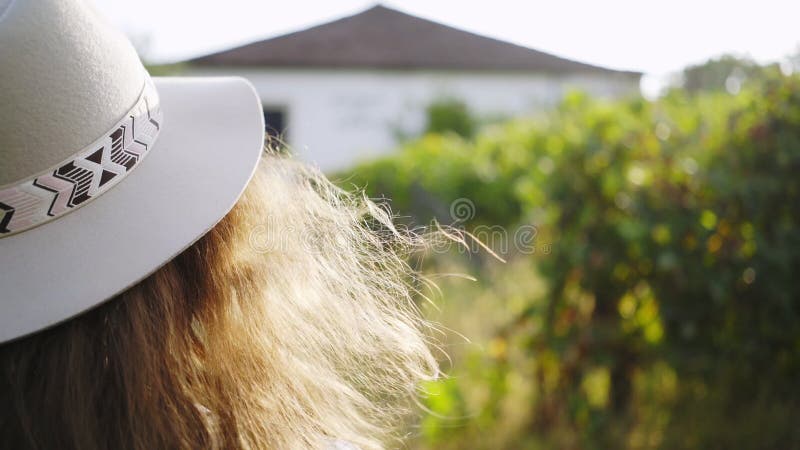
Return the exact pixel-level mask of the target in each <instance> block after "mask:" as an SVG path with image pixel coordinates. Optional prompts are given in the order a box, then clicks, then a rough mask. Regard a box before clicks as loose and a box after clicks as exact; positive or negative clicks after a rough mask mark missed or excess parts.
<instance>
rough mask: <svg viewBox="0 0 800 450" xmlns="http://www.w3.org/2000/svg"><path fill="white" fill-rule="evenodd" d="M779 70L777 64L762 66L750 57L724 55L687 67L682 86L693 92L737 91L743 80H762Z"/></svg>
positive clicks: (682, 77) (682, 78)
mask: <svg viewBox="0 0 800 450" xmlns="http://www.w3.org/2000/svg"><path fill="white" fill-rule="evenodd" d="M777 70H778V67H777V65H772V66H761V65H759V64H757V63H756V62H755V61H753V60H751V59H749V58H739V57H736V56H733V55H723V56H720V57H719V58H714V59H709V60H708V61H706V62H704V63H702V64H697V65H694V66H689V67H687V68H685V69H684V70H683V72H682V74H681V80H680V81H681V83H680V87H681V88H682V89H685V90H686V91H688V92H691V93H697V92H702V91H712V92H713V91H728V92H732V93H736V92H738V91H739V89H740V86H741V84H742V83H743V82H745V81H748V80H760V79H762V78H764V77H765V76H768V74H770V73H771V72H776V71H777Z"/></svg>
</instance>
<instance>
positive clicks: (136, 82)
mask: <svg viewBox="0 0 800 450" xmlns="http://www.w3.org/2000/svg"><path fill="white" fill-rule="evenodd" d="M263 130H264V125H263V116H262V111H261V106H260V102H259V99H258V96H257V95H256V93H255V91H254V90H253V88H252V86H251V85H250V84H249V83H248V82H247V81H245V80H244V79H240V78H150V76H149V75H148V74H147V72H146V71H145V69H144V67H143V66H142V64H141V62H140V61H139V58H138V57H137V56H136V53H135V51H134V50H133V48H132V46H131V45H130V43H129V42H128V41H127V39H125V37H124V36H122V35H121V34H120V33H118V32H117V31H115V30H113V29H112V28H110V27H109V26H108V25H107V24H106V23H105V22H104V21H103V20H102V19H101V18H99V17H97V15H96V13H95V11H94V10H93V9H92V8H91V7H90V6H88V5H86V4H84V3H83V2H82V1H81V0H0V343H2V342H6V341H9V340H12V339H15V338H19V337H21V336H25V335H27V334H30V333H33V332H36V331H39V330H42V329H44V328H46V327H48V326H51V325H54V324H57V323H59V322H62V321H64V320H67V319H69V318H71V317H74V316H76V315H78V314H80V313H82V312H84V311H86V310H88V309H90V308H92V307H94V306H97V305H98V304H100V303H102V302H104V301H105V300H108V299H110V298H112V297H113V296H115V295H116V294H118V293H120V292H122V291H124V290H125V289H127V288H129V287H131V286H132V285H134V284H135V283H137V282H138V281H140V280H142V279H143V278H145V277H147V276H148V275H149V274H151V273H153V272H154V271H155V270H157V269H158V268H159V267H161V266H162V265H164V264H165V263H167V262H168V261H169V260H171V259H172V258H173V257H175V256H176V255H178V254H179V253H180V252H181V251H183V250H184V249H186V248H187V247H189V246H190V245H191V244H192V243H194V242H195V241H196V240H197V239H199V238H200V237H201V236H203V235H204V234H205V233H206V232H208V231H209V230H210V229H211V228H212V227H214V225H215V224H216V223H217V222H219V221H220V220H221V219H222V218H223V216H224V215H225V214H226V213H227V212H228V211H230V209H231V208H232V207H233V205H234V204H235V203H236V201H237V200H238V198H239V196H240V195H241V193H242V192H243V190H244V188H245V186H246V185H247V183H248V181H249V180H250V178H251V176H252V174H253V172H254V171H255V168H256V166H257V163H258V160H259V157H260V155H261V151H262V147H263V138H264V137H263Z"/></svg>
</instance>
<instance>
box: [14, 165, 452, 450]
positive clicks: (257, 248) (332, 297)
mask: <svg viewBox="0 0 800 450" xmlns="http://www.w3.org/2000/svg"><path fill="white" fill-rule="evenodd" d="M410 243H411V242H410V241H409V236H408V235H407V234H403V233H399V232H397V230H395V229H394V228H393V227H392V225H391V220H390V217H389V215H388V214H387V213H386V212H385V211H383V210H382V209H381V208H378V207H377V206H376V205H375V204H373V203H372V202H370V201H369V200H366V199H364V198H362V197H359V196H354V195H350V194H347V193H345V192H343V191H341V190H339V189H337V188H335V187H334V186H333V185H332V184H331V183H329V182H328V181H327V180H326V179H325V178H324V177H323V176H321V175H320V174H319V173H317V172H315V171H313V170H310V169H308V168H307V167H306V166H304V165H302V164H299V163H297V162H293V161H291V160H288V159H284V158H281V157H277V156H274V155H266V156H265V157H264V158H263V159H262V162H261V164H260V167H259V168H258V170H257V173H256V175H255V177H254V179H253V180H252V181H251V183H250V184H249V185H248V187H247V189H246V190H245V192H244V194H243V196H242V198H241V199H240V200H239V202H238V203H237V204H236V206H235V207H234V208H233V210H232V211H231V212H230V213H229V214H228V215H226V216H225V218H224V219H223V220H222V221H221V222H220V223H219V224H218V225H217V226H215V227H214V228H213V229H212V230H211V231H210V232H209V233H208V234H206V235H205V236H204V237H203V238H201V239H200V240H199V241H198V242H196V243H195V244H194V245H192V246H191V247H189V248H188V249H187V250H186V251H184V252H183V253H181V254H180V255H179V256H177V257H176V258H175V259H173V260H172V261H170V262H169V263H167V264H166V265H164V266H163V267H162V268H160V269H159V270H158V271H156V272H155V273H153V274H152V275H150V276H149V277H148V278H146V279H145V280H143V281H141V282H140V283H138V284H136V285H135V286H133V287H132V288H130V289H128V290H127V291H125V292H123V293H122V294H120V295H118V296H117V297H116V298H114V299H113V300H111V301H109V302H107V303H105V304H103V305H102V306H100V307H98V308H96V309H94V310H92V311H89V312H87V313H85V314H83V315H81V316H79V317H76V318H74V319H72V320H69V321H67V322H65V323H62V324H61V325H59V326H56V327H54V328H51V329H48V330H45V331H42V332H40V333H37V334H35V335H32V336H29V337H27V338H24V339H21V340H18V341H15V342H11V343H8V344H5V345H2V346H0V447H3V448H14V449H23V448H37V449H55V448H59V449H68V448H76V449H78V448H79V449H105V448H125V449H128V448H129V449H157V448H191V449H195V448H220V449H221V448H247V449H251V448H252V449H290V450H294V449H306V448H308V449H323V448H326V446H327V445H329V444H330V442H331V440H333V439H341V440H343V441H347V442H350V443H352V444H354V445H355V446H358V447H360V448H362V449H365V450H366V449H377V448H383V447H384V446H385V445H390V446H398V444H399V440H398V439H400V436H399V434H398V433H397V431H398V430H397V428H398V426H399V425H402V424H404V423H405V422H404V421H405V419H406V418H407V417H408V416H407V414H408V412H409V411H411V410H413V409H415V405H416V403H415V398H416V397H417V394H418V393H419V386H420V382H421V381H422V380H427V379H430V378H432V377H434V376H436V374H437V366H436V361H435V359H434V357H433V356H432V354H431V351H430V348H431V345H430V344H431V342H430V341H429V337H426V336H429V335H430V333H428V332H427V330H428V329H429V325H428V324H427V323H426V322H425V321H423V320H422V319H421V318H420V315H419V314H418V311H417V308H416V307H415V304H414V302H413V301H412V294H413V292H412V291H413V289H412V287H411V284H410V283H411V282H412V281H413V278H414V274H413V272H412V271H411V270H410V269H409V267H408V265H407V264H406V263H405V262H404V259H403V252H404V251H405V250H406V249H407V248H408V245H409V244H410ZM87 282H91V281H90V280H87Z"/></svg>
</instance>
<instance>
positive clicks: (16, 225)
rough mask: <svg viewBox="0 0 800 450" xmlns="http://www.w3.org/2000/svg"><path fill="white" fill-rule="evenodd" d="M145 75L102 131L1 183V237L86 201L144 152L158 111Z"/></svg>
mask: <svg viewBox="0 0 800 450" xmlns="http://www.w3.org/2000/svg"><path fill="white" fill-rule="evenodd" d="M146 80H147V81H146V82H145V86H144V88H143V90H142V94H141V95H140V96H139V99H138V100H137V101H136V104H135V105H134V106H133V108H131V110H130V111H128V113H127V114H126V115H125V118H124V119H122V120H121V121H120V122H119V123H117V124H116V125H115V126H114V127H113V128H112V129H111V130H110V131H109V132H108V133H106V134H104V135H103V137H101V138H100V139H98V140H97V141H95V142H94V143H92V144H91V145H89V146H87V147H85V148H84V149H83V150H81V151H79V152H77V153H75V154H74V155H73V156H71V157H70V158H69V159H68V160H66V161H63V162H61V163H59V164H57V165H56V166H54V167H52V168H50V169H48V170H45V171H43V172H41V173H39V174H37V175H35V176H32V177H30V178H28V179H26V180H23V181H20V182H17V183H13V185H7V186H4V187H2V188H0V239H2V238H4V237H6V236H10V235H12V234H15V233H19V232H22V231H25V230H28V229H30V228H33V227H35V226H38V225H41V224H43V223H46V222H49V221H51V220H53V219H55V218H57V217H60V216H63V215H64V214H67V213H69V212H70V211H74V210H75V209H78V208H79V207H81V206H83V205H85V204H87V203H89V202H90V201H91V200H93V199H95V198H97V197H99V196H100V195H102V194H103V193H105V192H107V191H108V190H109V189H111V188H112V187H114V185H116V184H117V183H119V182H120V181H121V180H122V179H123V178H125V176H126V175H128V174H129V173H131V171H132V170H133V169H134V167H136V166H137V165H138V164H139V163H140V162H141V161H142V160H143V159H144V157H145V156H147V153H148V149H149V148H150V147H151V146H152V145H153V143H154V142H155V140H156V138H157V137H158V132H159V130H160V129H161V122H162V113H161V108H160V106H159V100H158V93H157V92H156V89H155V86H153V82H152V81H151V80H150V78H149V77H146Z"/></svg>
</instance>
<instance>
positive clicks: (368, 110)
mask: <svg viewBox="0 0 800 450" xmlns="http://www.w3.org/2000/svg"><path fill="white" fill-rule="evenodd" d="M189 74H190V75H223V74H224V75H239V76H243V77H245V78H248V79H249V80H250V81H251V82H252V83H253V85H254V86H255V87H256V90H257V91H258V93H259V95H260V96H261V101H262V103H263V105H265V106H268V107H272V108H276V109H282V110H283V111H285V117H286V123H287V125H288V128H287V136H286V138H287V140H288V143H289V145H290V146H291V148H292V149H293V151H294V152H295V153H296V154H297V155H299V157H300V158H302V159H304V160H306V161H309V162H312V163H314V164H316V165H318V166H319V167H320V168H321V169H322V170H324V171H332V170H337V169H341V168H346V167H348V166H352V165H353V164H354V163H356V162H358V161H361V160H365V159H369V158H374V157H376V156H380V155H385V154H387V153H389V152H391V151H392V150H394V149H395V148H396V147H397V137H398V136H399V135H407V136H408V135H416V134H419V133H420V132H421V131H422V130H423V128H424V125H425V108H426V107H427V106H428V105H429V104H430V103H431V102H433V101H435V100H437V99H441V98H450V97H452V98H457V99H459V100H462V101H464V102H465V103H466V104H467V105H468V106H469V108H470V110H471V111H473V112H474V113H476V114H477V115H478V116H479V117H480V116H488V117H494V116H512V115H520V114H526V113H530V112H534V111H536V110H541V109H542V108H545V107H547V106H551V105H553V104H555V103H557V102H558V101H559V100H560V99H561V98H562V97H563V95H564V93H565V92H566V91H568V90H569V89H573V88H577V89H581V90H584V91H586V92H589V93H591V94H593V95H597V96H601V97H617V96H622V95H630V94H634V93H638V92H639V86H638V82H636V81H633V80H631V78H628V77H625V76H623V75H611V76H609V75H583V76H569V77H558V76H548V75H536V74H521V73H496V72H492V73H489V72H462V71H458V72H456V71H427V70H425V71H423V70H418V71H388V70H342V69H330V70H325V69H242V68H214V69H190V70H189Z"/></svg>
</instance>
